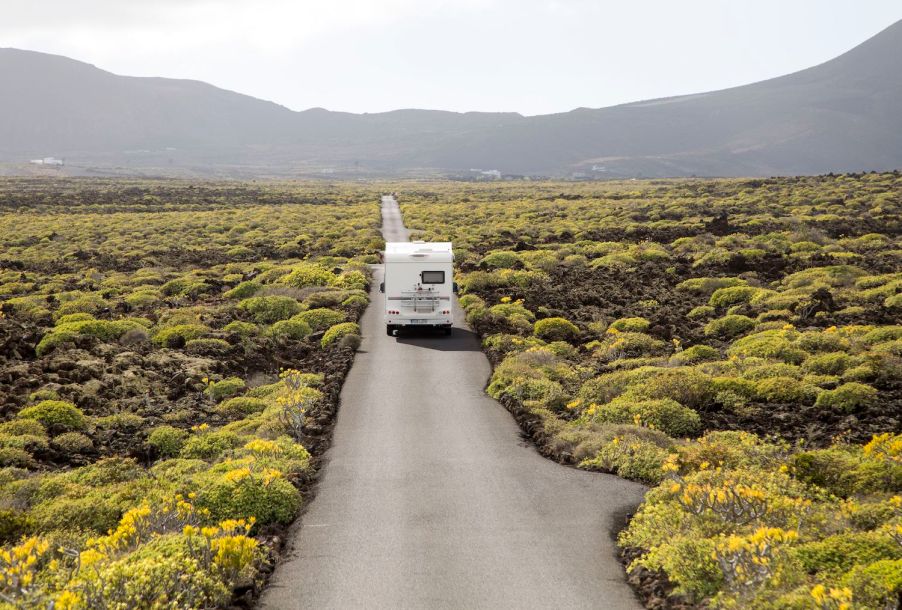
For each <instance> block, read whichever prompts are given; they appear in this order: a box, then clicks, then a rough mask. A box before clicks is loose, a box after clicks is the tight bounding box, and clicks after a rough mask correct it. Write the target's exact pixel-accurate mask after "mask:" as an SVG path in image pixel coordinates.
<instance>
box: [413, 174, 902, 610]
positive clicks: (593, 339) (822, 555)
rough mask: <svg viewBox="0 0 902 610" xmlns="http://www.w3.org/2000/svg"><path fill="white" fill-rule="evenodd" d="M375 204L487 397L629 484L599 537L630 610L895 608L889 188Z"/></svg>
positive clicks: (563, 452)
mask: <svg viewBox="0 0 902 610" xmlns="http://www.w3.org/2000/svg"><path fill="white" fill-rule="evenodd" d="M397 188H398V189H399V190H402V196H401V203H402V211H403V214H404V218H405V223H406V225H407V227H408V228H409V229H411V230H412V232H411V238H412V239H424V240H427V241H431V240H451V241H453V242H454V246H455V253H456V257H457V261H456V262H457V266H458V269H459V272H460V275H459V277H458V281H459V282H460V285H461V287H462V291H463V293H464V294H463V296H462V297H461V304H462V306H463V307H464V308H465V310H466V312H467V318H468V320H469V321H470V323H471V324H472V325H473V326H474V328H475V329H476V330H477V331H478V332H479V333H480V335H481V337H482V341H483V347H484V349H485V352H486V353H487V355H488V356H489V358H490V360H491V361H492V363H493V365H494V373H493V375H492V378H491V382H490V385H489V386H488V393H489V394H490V395H492V396H493V397H495V398H497V399H498V400H500V401H501V402H502V403H503V404H505V405H506V406H507V408H508V409H509V410H510V411H511V412H512V413H513V414H514V416H515V417H516V418H517V419H518V421H519V422H520V423H521V425H522V426H523V428H524V429H525V430H526V431H528V432H529V433H530V434H531V436H532V437H533V438H534V439H535V441H536V442H537V444H538V446H539V448H540V450H541V451H542V452H543V453H544V454H546V455H548V456H549V457H552V458H554V459H557V460H559V461H561V462H564V463H568V464H572V465H574V466H577V467H579V468H584V469H588V470H598V471H604V472H612V473H616V474H618V475H620V476H623V477H627V478H630V479H634V480H638V481H642V482H645V483H647V484H649V485H650V486H651V489H650V491H649V492H648V494H647V496H646V499H645V502H644V503H643V504H642V506H641V507H640V508H639V510H638V512H637V513H636V514H635V515H634V516H633V518H632V519H631V521H630V523H629V525H628V526H627V527H626V529H624V530H623V531H622V532H621V534H620V539H619V540H620V545H621V547H622V549H623V557H624V561H625V563H626V565H627V570H628V572H629V576H630V580H631V581H632V583H633V584H634V585H635V586H636V587H637V589H638V591H639V593H640V595H642V597H643V599H644V600H645V602H646V605H647V606H648V607H652V608H677V607H679V608H692V607H718V608H759V609H774V610H776V609H785V608H794V609H799V610H802V609H812V610H813V609H828V608H829V609H838V608H861V609H873V610H884V609H890V608H896V607H898V605H899V603H900V595H902V495H900V494H902V325H900V320H902V272H900V268H902V240H900V229H902V224H900V223H902V176H900V175H899V174H898V173H891V174H864V175H842V176H823V177H812V178H779V179H769V180H716V181H715V180H683V181H652V182H641V181H640V182H635V181H634V182H620V183H602V184H599V183H583V184H572V183H571V184H564V183H536V184H524V183H517V184H513V183H507V184H497V185H496V184H488V185H475V184H423V185H415V186H412V185H406V186H405V187H401V186H399V187H397Z"/></svg>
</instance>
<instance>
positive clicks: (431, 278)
mask: <svg viewBox="0 0 902 610" xmlns="http://www.w3.org/2000/svg"><path fill="white" fill-rule="evenodd" d="M420 282H421V283H423V284H444V283H445V272H444V271H423V272H422V273H421V274H420Z"/></svg>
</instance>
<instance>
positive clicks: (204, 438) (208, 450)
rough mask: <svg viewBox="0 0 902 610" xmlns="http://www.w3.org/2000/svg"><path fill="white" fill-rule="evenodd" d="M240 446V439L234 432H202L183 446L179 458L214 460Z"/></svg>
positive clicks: (193, 436)
mask: <svg viewBox="0 0 902 610" xmlns="http://www.w3.org/2000/svg"><path fill="white" fill-rule="evenodd" d="M239 445H241V438H240V437H239V436H238V435H237V434H235V433H234V432H228V431H225V430H216V431H214V432H207V431H202V432H199V433H198V434H194V435H192V436H191V437H190V438H189V439H188V440H187V441H186V442H185V444H184V446H183V447H182V449H181V451H180V452H179V457H181V458H188V459H191V458H198V459H202V460H214V459H217V458H219V457H222V455H223V454H224V453H226V452H227V451H229V450H231V449H234V448H235V447H238V446H239Z"/></svg>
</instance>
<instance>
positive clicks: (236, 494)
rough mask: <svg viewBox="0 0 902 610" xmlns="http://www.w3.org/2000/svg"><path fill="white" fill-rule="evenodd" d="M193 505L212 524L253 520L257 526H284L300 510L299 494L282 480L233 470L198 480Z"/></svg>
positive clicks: (293, 487) (292, 486)
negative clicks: (226, 520) (276, 524)
mask: <svg viewBox="0 0 902 610" xmlns="http://www.w3.org/2000/svg"><path fill="white" fill-rule="evenodd" d="M196 504H197V506H198V507H199V508H202V509H204V508H205V509H207V510H209V511H210V516H211V518H212V519H213V520H215V521H221V520H223V519H239V518H240V519H247V518H249V517H253V518H254V519H256V523H257V525H258V526H265V525H270V524H274V523H283V524H287V523H290V522H291V521H293V520H294V518H295V516H296V515H297V513H298V511H299V510H300V508H301V494H300V492H299V491H298V490H297V488H295V486H294V485H292V484H291V483H289V482H288V481H287V480H285V479H284V478H282V477H276V478H270V475H266V474H259V473H255V472H251V471H248V470H246V469H245V470H244V471H242V470H241V469H237V470H235V471H230V472H226V473H222V474H220V473H211V474H210V475H207V476H204V477H202V478H201V479H200V481H199V489H198V492H197V500H196Z"/></svg>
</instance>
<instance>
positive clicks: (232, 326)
mask: <svg viewBox="0 0 902 610" xmlns="http://www.w3.org/2000/svg"><path fill="white" fill-rule="evenodd" d="M222 330H224V331H226V332H227V333H235V334H236V335H240V336H242V337H250V336H253V335H256V334H257V325H256V324H251V323H250V322H242V321H241V320H235V321H234V322H229V323H228V324H226V325H225V326H224V327H223V329H222Z"/></svg>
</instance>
